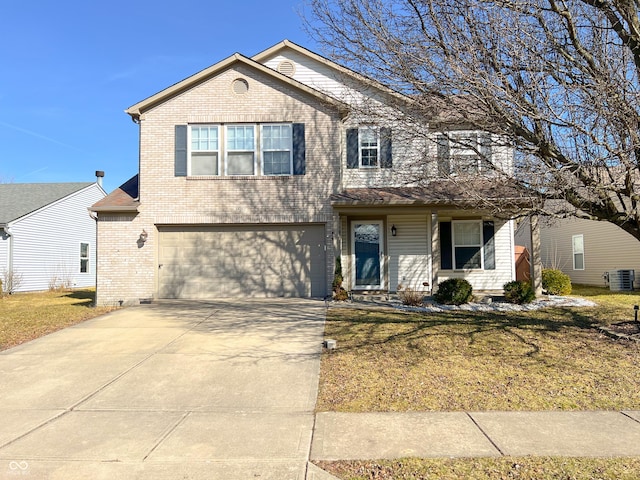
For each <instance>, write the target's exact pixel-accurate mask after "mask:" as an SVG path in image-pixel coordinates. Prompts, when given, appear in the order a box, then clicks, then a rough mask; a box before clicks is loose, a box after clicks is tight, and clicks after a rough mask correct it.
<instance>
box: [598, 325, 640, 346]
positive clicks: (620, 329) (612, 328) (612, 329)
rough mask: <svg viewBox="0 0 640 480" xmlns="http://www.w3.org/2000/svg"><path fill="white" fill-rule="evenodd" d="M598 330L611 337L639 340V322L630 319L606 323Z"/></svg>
mask: <svg viewBox="0 0 640 480" xmlns="http://www.w3.org/2000/svg"><path fill="white" fill-rule="evenodd" d="M600 330H601V331H602V332H604V333H606V334H607V335H610V336H613V337H617V338H623V339H626V340H635V341H636V342H640V322H636V321H633V320H632V321H627V322H619V323H612V324H611V325H607V326H606V327H600Z"/></svg>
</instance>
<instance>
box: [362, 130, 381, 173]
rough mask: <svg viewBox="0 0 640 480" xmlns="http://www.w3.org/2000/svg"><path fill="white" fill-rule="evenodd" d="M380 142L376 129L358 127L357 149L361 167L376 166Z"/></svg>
mask: <svg viewBox="0 0 640 480" xmlns="http://www.w3.org/2000/svg"><path fill="white" fill-rule="evenodd" d="M379 147H380V142H379V139H378V129H377V128H373V127H361V128H359V129H358V151H359V154H360V166H361V167H377V166H378V157H379Z"/></svg>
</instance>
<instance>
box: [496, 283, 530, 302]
mask: <svg viewBox="0 0 640 480" xmlns="http://www.w3.org/2000/svg"><path fill="white" fill-rule="evenodd" d="M503 288H504V297H505V298H506V299H507V301H508V302H509V303H517V304H518V305H522V304H523V303H531V302H533V301H534V300H535V298H536V292H535V290H534V289H533V287H532V286H531V284H530V283H529V282H524V281H522V280H516V281H514V282H507V283H505V284H504V287H503Z"/></svg>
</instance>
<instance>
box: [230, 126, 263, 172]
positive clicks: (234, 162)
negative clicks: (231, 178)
mask: <svg viewBox="0 0 640 480" xmlns="http://www.w3.org/2000/svg"><path fill="white" fill-rule="evenodd" d="M226 135H227V141H226V146H227V162H226V173H227V175H255V172H256V168H255V163H256V128H255V125H227V128H226Z"/></svg>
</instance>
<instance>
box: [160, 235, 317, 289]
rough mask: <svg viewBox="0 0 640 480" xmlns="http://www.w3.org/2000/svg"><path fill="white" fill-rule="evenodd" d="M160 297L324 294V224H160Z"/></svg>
mask: <svg viewBox="0 0 640 480" xmlns="http://www.w3.org/2000/svg"><path fill="white" fill-rule="evenodd" d="M159 232H160V251H159V261H158V275H159V276H158V282H159V285H158V290H159V297H160V298H185V299H206V298H216V297H218V298H220V297H241V296H245V295H247V296H252V297H283V296H284V297H323V296H324V295H326V263H325V249H324V245H325V243H324V226H323V225H308V226H300V225H296V226H288V225H249V226H217V227H208V226H207V227H183V226H181V227H160V228H159Z"/></svg>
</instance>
